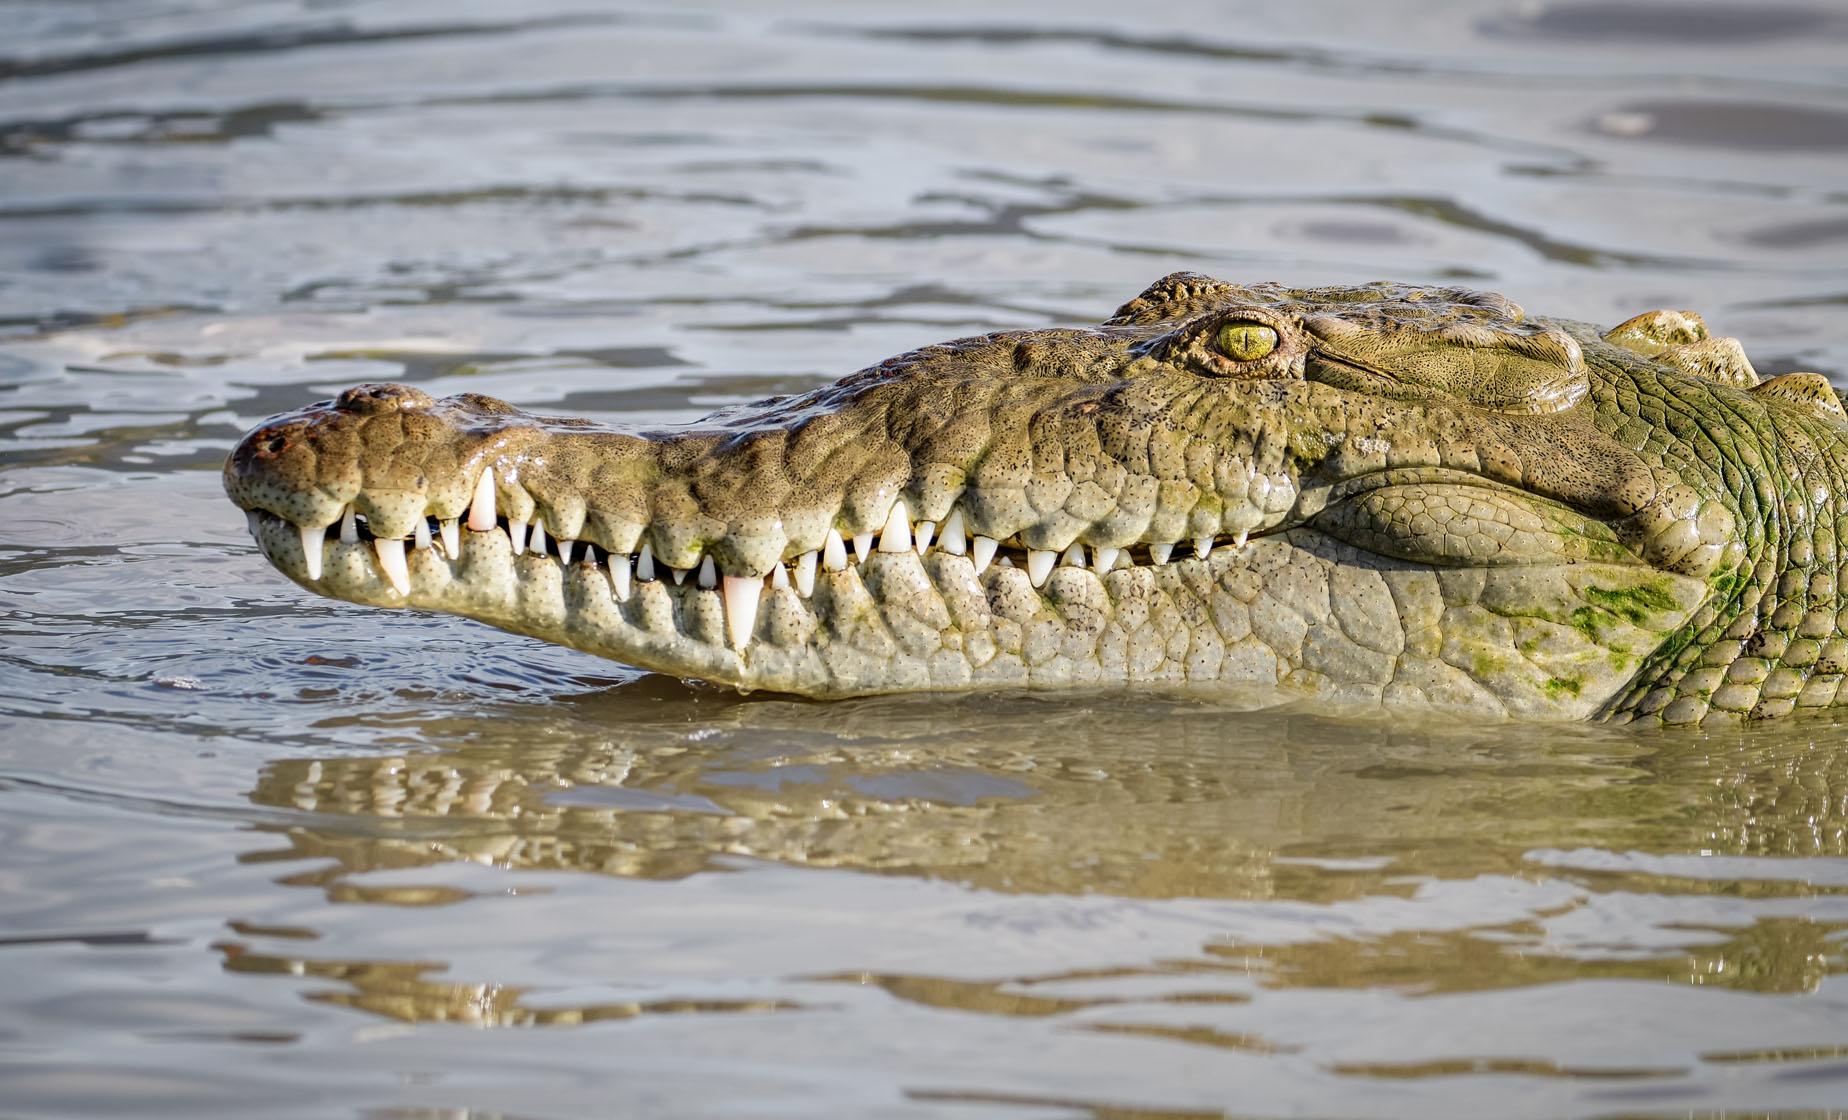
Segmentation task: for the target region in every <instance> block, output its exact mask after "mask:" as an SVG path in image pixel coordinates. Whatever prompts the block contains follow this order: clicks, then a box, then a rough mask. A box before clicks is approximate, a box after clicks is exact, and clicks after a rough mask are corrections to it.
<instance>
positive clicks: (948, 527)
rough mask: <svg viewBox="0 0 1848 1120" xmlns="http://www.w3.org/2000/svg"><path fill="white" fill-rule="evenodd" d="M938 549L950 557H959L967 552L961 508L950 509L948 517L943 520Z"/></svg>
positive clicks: (967, 545)
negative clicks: (941, 536) (941, 537)
mask: <svg viewBox="0 0 1848 1120" xmlns="http://www.w3.org/2000/svg"><path fill="white" fill-rule="evenodd" d="M939 547H940V548H942V549H943V551H945V552H947V553H949V554H950V555H951V556H961V555H962V554H963V553H965V552H967V551H969V539H968V535H967V532H966V530H965V529H964V527H963V511H962V507H961V506H957V507H956V508H955V509H952V510H951V511H950V515H949V516H948V517H946V518H944V521H943V539H942V541H940V542H939Z"/></svg>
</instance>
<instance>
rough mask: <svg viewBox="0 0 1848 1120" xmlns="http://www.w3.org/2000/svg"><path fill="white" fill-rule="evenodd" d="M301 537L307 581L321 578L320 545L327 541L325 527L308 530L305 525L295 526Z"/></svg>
mask: <svg viewBox="0 0 1848 1120" xmlns="http://www.w3.org/2000/svg"><path fill="white" fill-rule="evenodd" d="M296 529H297V531H299V532H300V533H301V535H302V559H303V561H304V562H305V563H306V565H307V568H308V578H309V579H320V578H321V544H322V542H323V541H325V540H327V526H325V525H323V526H321V527H320V528H318V529H310V528H309V527H308V526H306V525H298V526H296Z"/></svg>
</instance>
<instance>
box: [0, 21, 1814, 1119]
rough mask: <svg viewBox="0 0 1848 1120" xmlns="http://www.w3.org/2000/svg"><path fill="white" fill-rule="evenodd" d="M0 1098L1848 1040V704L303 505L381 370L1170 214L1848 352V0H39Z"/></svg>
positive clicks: (1584, 1107)
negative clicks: (263, 482) (780, 667)
mask: <svg viewBox="0 0 1848 1120" xmlns="http://www.w3.org/2000/svg"><path fill="white" fill-rule="evenodd" d="M0 26H3V27H4V29H5V30H4V33H3V34H0V391H3V394H4V395H3V396H0V526H4V528H3V529H0V626H3V627H4V635H5V636H4V648H3V649H0V734H3V735H4V739H3V741H0V1115H5V1116H8V1117H37V1116H99V1115H109V1114H119V1115H134V1116H174V1117H200V1116H250V1115H266V1116H368V1117H394V1118H423V1117H431V1118H434V1117H460V1116H482V1117H490V1116H506V1117H523V1118H547V1120H550V1118H564V1117H603V1116H612V1115H621V1116H751V1117H756V1116H792V1117H793V1116H816V1115H828V1116H880V1117H921V1116H930V1117H937V1116H944V1117H989V1116H992V1117H1004V1118H1022V1120H1038V1118H1053V1117H1085V1116H1092V1117H1098V1118H1125V1117H1167V1116H1186V1117H1194V1116H1218V1115H1221V1114H1231V1115H1235V1116H1240V1117H1262V1116H1298V1115H1313V1116H1355V1117H1359V1116H1366V1117H1406V1118H1412V1117H1458V1118H1463V1117H1482V1116H1491V1115H1492V1116H1501V1117H1529V1116H1532V1117H1541V1116H1559V1115H1579V1116H1643V1115H1676V1116H1681V1115H1689V1114H1698V1115H1703V1116H1705V1115H1713V1114H1720V1113H1729V1112H1730V1113H1738V1114H1755V1113H1763V1112H1773V1111H1779V1112H1795V1111H1799V1110H1809V1111H1810V1112H1812V1113H1813V1114H1818V1115H1820V1114H1825V1113H1827V1110H1830V1109H1841V1108H1848V979H1844V977H1843V975H1842V973H1843V971H1844V969H1848V941H1845V938H1848V832H1845V831H1844V830H1845V829H1848V750H1845V749H1844V745H1843V744H1844V731H1845V730H1848V720H1842V719H1823V720H1809V721H1803V722H1790V723H1786V724H1783V725H1781V726H1774V727H1769V728H1763V729H1756V730H1752V731H1749V732H1742V731H1738V730H1730V729H1715V730H1709V731H1705V732H1676V733H1673V734H1668V733H1660V732H1635V731H1621V730H1612V729H1605V728H1597V727H1511V726H1497V725H1488V726H1484V725H1461V724H1449V723H1445V722H1442V721H1434V720H1424V721H1416V720H1407V719H1404V718H1380V717H1378V716H1361V715H1341V714H1331V713H1326V712H1316V711H1313V710H1309V709H1294V708H1288V707H1286V708H1283V709H1270V710H1262V711H1259V710H1254V709H1255V707H1256V704H1255V702H1254V698H1252V697H1242V696H1231V697H1224V696H1219V697H1212V696H1201V695H1188V694H1181V693H1167V694H1135V695H1130V694H1108V693H1103V694H1086V695H1074V696H1066V697H1045V696H1041V697H1018V696H965V697H907V698H884V699H871V700H864V701H856V702H851V703H841V704H829V705H820V704H809V703H801V702H795V701H790V700H787V699H777V698H740V697H738V696H736V695H733V694H731V693H728V692H724V691H721V690H717V689H711V688H706V687H700V686H688V685H683V684H681V683H679V682H675V681H671V680H665V679H661V678H655V677H646V676H642V675H640V674H637V673H635V672H632V671H630V670H628V669H625V668H623V667H621V666H618V665H615V664H612V663H606V662H601V661H597V660H595V659H592V658H588V657H584V656H580V655H576V654H572V653H568V652H565V651H561V650H557V649H553V648H550V647H547V646H544V645H541V644H539V643H536V642H531V641H526V640H523V639H517V638H513V637H509V636H506V635H502V634H499V633H497V632H493V631H490V630H487V629H485V628H482V627H479V626H476V625H473V624H470V623H465V622H461V621H457V620H453V619H441V618H425V617H418V616H411V615H404V614H396V613H389V612H375V611H366V610H361V609H358V608H350V607H346V606H342V605H340V604H336V603H332V602H327V601H323V600H318V599H313V598H310V597H309V596H307V595H305V594H303V593H302V592H300V591H299V590H297V589H296V588H295V587H293V586H292V585H290V584H288V583H287V582H286V581H284V580H283V579H282V578H280V577H279V576H277V575H275V574H274V573H272V572H270V571H269V570H268V568H267V567H266V565H264V564H263V562H262V561H261V560H260V559H259V558H258V556H257V555H256V553H255V550H254V549H253V548H252V547H251V546H250V545H249V543H248V540H247V538H246V537H245V536H244V532H243V522H242V518H241V516H240V515H239V514H238V513H237V512H236V511H235V510H234V509H233V508H232V507H231V506H230V505H229V504H228V503H226V502H225V501H224V500H223V498H222V496H221V494H220V492H219V485H218V478H217V466H218V463H219V462H220V460H221V459H222V457H223V455H224V453H225V451H226V450H227V448H228V447H229V445H230V443H231V441H232V440H233V439H234V438H235V436H236V435H237V434H238V433H239V432H241V431H242V430H243V429H244V428H246V427H247V426H249V425H250V424H252V423H254V422H255V421H257V420H258V419H261V418H262V417H264V416H265V415H268V414H270V413H272V412H275V411H278V410H281V409H284V408H291V407H295V406H297V405H299V404H302V403H304V402H307V401H310V400H315V399H320V398H325V397H327V396H329V395H331V394H332V393H334V392H335V391H337V390H338V389H339V388H341V387H343V386H345V385H347V384H350V383H353V382H356V381H363V380H381V379H392V380H400V381H410V382H415V383H417V384H419V385H421V386H423V387H424V388H426V389H428V390H430V391H431V392H433V393H437V394H443V393H449V392H455V391H461V390H472V391H478V392H486V393H490V394H493V395H496V396H502V397H506V398H508V399H511V400H513V401H515V402H517V403H520V404H522V405H526V406H529V407H537V408H541V409H550V410H560V411H563V410H568V411H572V412H579V413H587V414H590V415H594V416H597V417H599V418H602V419H607V420H631V421H632V420H638V419H645V420H648V421H674V420H684V419H690V418H692V417H694V416H696V415H698V414H700V413H702V412H704V411H707V410H709V409H711V408H713V407H716V406H719V405H724V404H728V403H734V402H738V401H744V400H751V399H756V398H758V397H761V396H763V395H766V394H768V393H771V392H778V391H787V390H790V389H794V388H802V387H807V386H812V385H815V384H819V383H822V382H823V381H825V380H828V379H831V378H832V377H834V376H837V375H839V374H841V373H845V372H848V371H851V370H853V369H856V368H858V367H860V366H862V365H866V364H869V363H871V362H873V361H876V360H878V359H879V358H881V357H884V356H885V355H887V354H890V353H894V352H897V351H900V350H904V349H908V348H910V347H912V346H915V345H918V344H921V343H926V342H932V341H936V340H939V339H943V338H948V337H953V336H956V335H962V334H971V333H977V332H981V331H985V330H990V329H997V328H1005V327H1015V326H1037V325H1042V324H1051V323H1065V322H1087V321H1095V320H1096V319H1097V318H1099V317H1100V316H1102V315H1105V314H1108V313H1109V311H1110V309H1112V308H1113V307H1114V306H1116V304H1118V303H1120V302H1121V301H1123V300H1124V299H1126V298H1127V297H1128V296H1130V295H1132V294H1134V293H1135V292H1136V291H1137V290H1139V289H1140V288H1141V287H1142V285H1144V284H1145V283H1147V282H1148V281H1149V280H1151V279H1153V278H1154V277H1156V276H1159V275H1161V274H1163V273H1165V272H1168V271H1171V270H1173V269H1177V268H1192V269H1196V270H1200V271H1206V272H1211V273H1215V274H1218V275H1221V276H1224V277H1228V278H1232V279H1239V280H1264V279H1278V280H1285V281H1292V282H1301V283H1333V282H1343V281H1363V280H1371V279H1376V278H1392V279H1398V280H1409V281H1438V282H1454V283H1465V284H1470V285H1477V286H1482V287H1490V288H1495V289H1499V290H1502V291H1505V292H1507V293H1508V294H1510V295H1512V296H1513V297H1515V298H1516V299H1518V300H1520V301H1522V302H1524V303H1525V304H1527V305H1528V306H1529V307H1532V308H1536V309H1541V310H1545V311H1550V312H1553V313H1556V314H1563V315H1568V316H1572V317H1577V318H1584V319H1591V320H1601V321H1606V322H1614V321H1616V320H1618V319H1621V318H1624V317H1627V316H1629V315H1631V314H1633V313H1635V312H1638V311H1641V310H1644V309H1647V308H1651V307H1658V306H1668V307H1696V308H1699V309H1701V310H1702V311H1704V312H1705V314H1706V315H1707V316H1708V318H1709V319H1710V320H1711V321H1713V322H1714V323H1715V325H1716V326H1717V327H1718V328H1720V329H1721V330H1723V331H1724V332H1726V333H1730V334H1736V335H1738V336H1740V337H1741V338H1742V339H1743V340H1744V341H1745V343H1746V346H1747V348H1748V349H1749V350H1750V352H1751V353H1752V354H1753V356H1754V358H1755V360H1756V361H1757V363H1758V366H1759V368H1760V369H1761V370H1766V371H1770V372H1781V371H1783V370H1788V369H1818V370H1822V371H1824V372H1826V373H1830V374H1832V375H1839V374H1841V373H1842V372H1844V371H1848V268H1844V265H1843V259H1844V254H1845V253H1848V64H1845V63H1844V59H1848V12H1845V11H1844V10H1843V9H1841V8H1840V6H1839V5H1832V4H1829V3H1827V2H1825V0H1809V2H1807V3H1803V2H1796V3H1787V4H1786V3H1752V4H1745V3H1739V4H1737V5H1734V6H1732V7H1718V8H1715V7H1701V6H1691V5H1678V6H1674V7H1669V8H1664V7H1661V6H1654V7H1649V6H1643V5H1631V4H1618V3H1606V2H1589V0H1588V2H1586V3H1559V4H1546V3H1532V4H1500V3H1485V4H1478V5H1468V4H1449V3H1426V4H1419V5H1413V4H1402V3H1392V4H1383V3H1365V2H1360V0H1355V2H1343V3H1328V2H1309V3H1273V4H1267V5H1255V4H1236V5H1235V4H1209V3H1184V2H1171V3H1167V4H1162V5H1134V4H1120V3H1117V4H1092V3H1086V4H1074V3H1068V2H1064V0H1059V2H1053V0H1038V2H1035V3H1028V4H994V3H936V2H932V3H928V4H925V3H912V4H904V5H899V4H885V5H880V4H867V3H849V2H845V0H843V2H841V3H837V4H827V3H802V2H790V3H781V4H774V5H772V4H756V3H748V2H744V0H740V2H739V3H737V4H734V5H729V6H726V5H713V4H690V3H667V2H664V0H663V2H659V3H653V4H650V3H634V4H624V5H621V6H612V5H606V4H593V3H587V2H586V3H572V2H570V0H548V2H546V3H543V4H541V3H515V2H512V0H505V2H500V3H494V2H488V0H482V2H472V3H457V2H454V0H442V2H438V0H428V2H405V3H392V4H383V3H380V4H363V3H338V2H314V0H275V2H269V3H255V2H251V3H237V2H230V0H115V2H111V3H79V2H73V0H8V2H4V3H0Z"/></svg>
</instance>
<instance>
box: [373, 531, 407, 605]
mask: <svg viewBox="0 0 1848 1120" xmlns="http://www.w3.org/2000/svg"><path fill="white" fill-rule="evenodd" d="M372 551H374V552H376V553H378V554H379V568H380V569H381V570H382V571H384V573H385V578H386V579H388V580H390V581H391V585H392V586H393V587H394V588H396V589H397V591H398V594H400V595H409V594H410V593H411V570H410V568H409V567H407V566H406V565H405V563H404V538H403V537H392V538H390V539H389V540H388V539H386V538H385V537H374V538H373V539H372Z"/></svg>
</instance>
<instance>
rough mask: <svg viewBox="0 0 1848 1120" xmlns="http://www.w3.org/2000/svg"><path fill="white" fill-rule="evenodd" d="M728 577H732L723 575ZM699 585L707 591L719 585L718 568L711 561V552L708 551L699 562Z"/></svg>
mask: <svg viewBox="0 0 1848 1120" xmlns="http://www.w3.org/2000/svg"><path fill="white" fill-rule="evenodd" d="M725 578H727V579H730V578H732V577H730V576H727V577H725ZM699 585H700V586H701V587H703V588H705V589H706V590H707V591H711V590H712V589H713V588H715V587H717V586H718V585H719V569H718V566H717V565H715V564H714V563H713V562H712V553H710V552H708V553H707V554H706V555H705V556H704V557H703V558H701V560H700V562H699Z"/></svg>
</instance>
